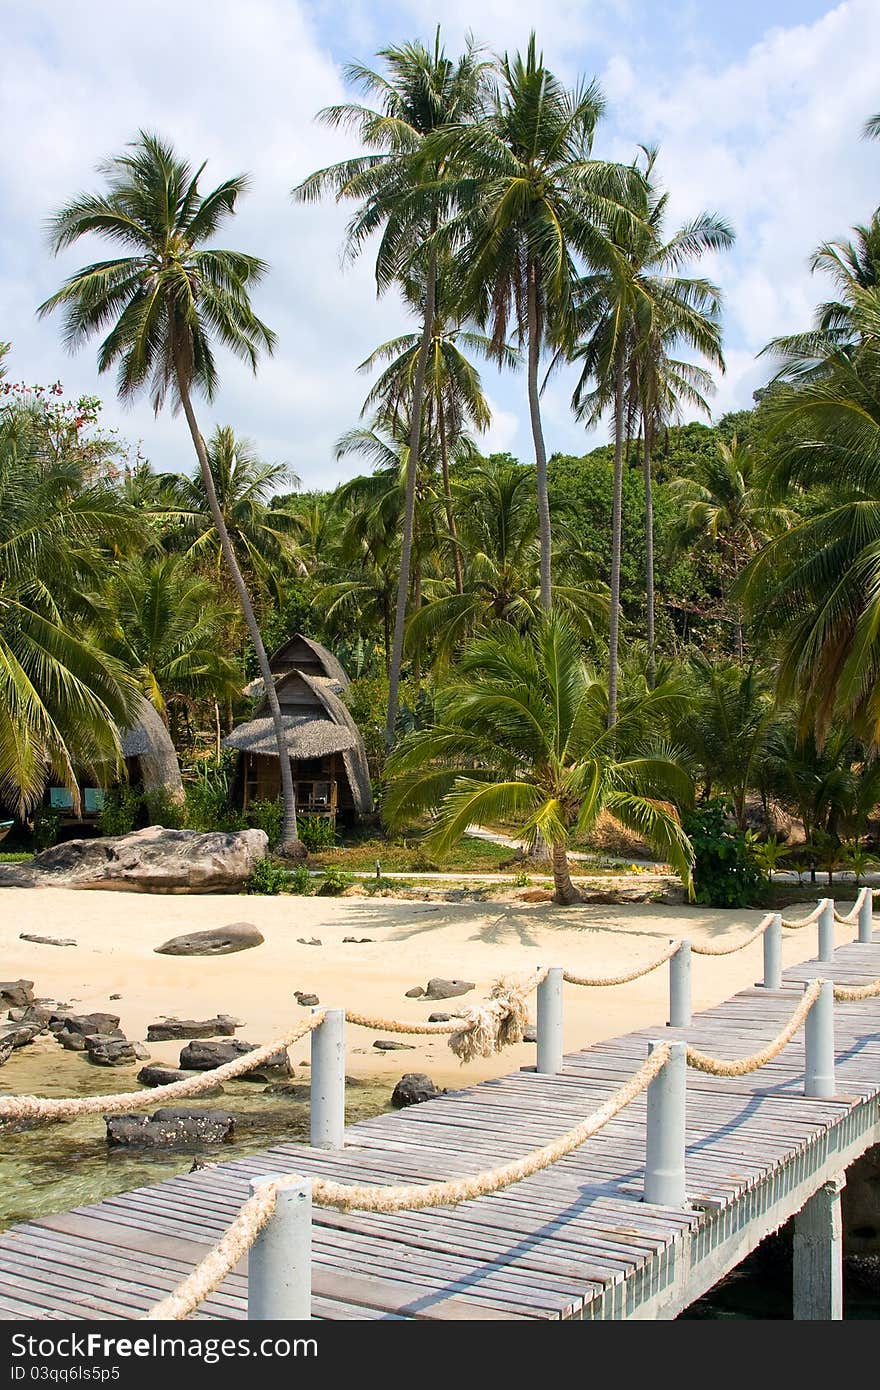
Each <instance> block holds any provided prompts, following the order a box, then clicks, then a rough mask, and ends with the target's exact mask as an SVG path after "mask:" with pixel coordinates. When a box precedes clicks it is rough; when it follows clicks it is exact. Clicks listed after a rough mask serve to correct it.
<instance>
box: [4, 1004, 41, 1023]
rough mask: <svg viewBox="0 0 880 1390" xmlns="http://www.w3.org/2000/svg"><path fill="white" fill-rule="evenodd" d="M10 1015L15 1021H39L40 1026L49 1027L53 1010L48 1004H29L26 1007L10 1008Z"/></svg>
mask: <svg viewBox="0 0 880 1390" xmlns="http://www.w3.org/2000/svg"><path fill="white" fill-rule="evenodd" d="M9 1017H10V1018H11V1019H12V1020H13V1021H14V1022H15V1023H38V1024H39V1025H40V1028H41V1029H43V1028H48V1026H49V1020H50V1019H51V1018H52V1010H51V1009H50V1008H49V1007H48V1006H47V1005H46V1004H28V1006H27V1008H25V1009H10V1010H9Z"/></svg>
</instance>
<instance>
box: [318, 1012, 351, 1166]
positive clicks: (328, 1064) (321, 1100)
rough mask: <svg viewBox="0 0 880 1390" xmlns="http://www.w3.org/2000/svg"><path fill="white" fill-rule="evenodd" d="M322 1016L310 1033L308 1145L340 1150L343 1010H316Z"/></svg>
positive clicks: (343, 1116) (341, 1137) (343, 1041)
mask: <svg viewBox="0 0 880 1390" xmlns="http://www.w3.org/2000/svg"><path fill="white" fill-rule="evenodd" d="M314 1012H315V1013H323V1015H324V1017H323V1018H322V1020H321V1022H320V1023H319V1024H318V1026H317V1028H315V1029H314V1030H313V1031H312V1068H311V1070H312V1079H311V1142H312V1146H313V1147H314V1148H317V1149H341V1148H342V1146H343V1144H344V1142H345V1140H344V1136H345V1010H344V1009H323V1010H321V1009H316V1010H314Z"/></svg>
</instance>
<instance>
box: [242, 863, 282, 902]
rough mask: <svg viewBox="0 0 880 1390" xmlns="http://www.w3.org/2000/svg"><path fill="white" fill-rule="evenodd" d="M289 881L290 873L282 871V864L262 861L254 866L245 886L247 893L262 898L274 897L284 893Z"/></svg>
mask: <svg viewBox="0 0 880 1390" xmlns="http://www.w3.org/2000/svg"><path fill="white" fill-rule="evenodd" d="M289 881H290V875H289V873H288V872H287V870H286V869H282V868H281V866H280V864H276V863H275V862H274V860H272V859H268V858H266V859H261V860H260V861H259V862H258V863H257V864H255V865H254V868H253V870H252V872H251V876H250V878H249V879H248V881H247V883H246V884H245V892H246V893H255V894H259V895H260V896H261V897H274V896H275V894H276V893H283V892H284V890H285V889H286V888H287V886H288V883H289Z"/></svg>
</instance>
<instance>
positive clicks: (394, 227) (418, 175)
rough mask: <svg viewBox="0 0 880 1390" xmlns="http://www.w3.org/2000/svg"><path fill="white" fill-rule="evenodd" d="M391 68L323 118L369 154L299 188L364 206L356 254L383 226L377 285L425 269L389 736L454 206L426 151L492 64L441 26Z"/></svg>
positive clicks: (400, 52)
mask: <svg viewBox="0 0 880 1390" xmlns="http://www.w3.org/2000/svg"><path fill="white" fill-rule="evenodd" d="M379 57H380V58H381V59H382V60H383V62H384V64H385V69H386V72H384V73H383V72H374V71H372V70H371V69H369V68H366V67H363V66H362V65H361V64H359V63H354V64H350V65H349V66H348V67H347V68H346V76H347V78H348V79H349V81H350V82H352V83H353V84H355V85H357V86H358V87H360V88H361V90H362V91H363V92H364V93H365V94H366V95H367V96H368V97H372V98H373V99H374V100H375V101H376V102H377V103H378V104H377V106H376V107H365V106H361V105H356V104H351V103H349V104H346V105H341V106H333V107H328V108H326V109H325V110H323V111H321V112H319V117H318V118H319V119H320V120H322V121H324V122H325V123H326V124H328V125H331V126H333V127H342V128H344V129H346V130H351V131H353V132H355V133H356V134H357V135H358V136H359V138H360V140H361V141H362V143H363V144H364V145H365V146H366V149H367V153H366V154H363V155H359V156H357V157H355V158H354V159H349V160H344V161H343V162H342V163H340V164H335V165H333V166H331V167H330V168H327V169H321V170H318V171H317V172H316V173H314V174H312V175H311V176H310V177H309V178H307V179H305V180H304V181H303V182H302V183H301V184H299V185H298V186H297V187H296V188H295V189H294V190H293V194H294V196H295V197H296V198H299V199H302V200H306V201H314V200H315V199H317V198H319V197H321V196H322V195H323V194H324V193H325V192H327V191H330V192H332V193H334V194H335V195H336V198H337V200H342V199H353V200H355V201H356V202H357V203H358V204H359V207H358V210H357V212H356V213H355V215H354V217H353V218H352V220H351V222H350V224H349V229H348V238H347V247H346V250H347V254H348V255H349V256H356V255H357V254H358V253H359V252H360V251H361V250H362V249H363V247H364V245H365V243H366V242H367V240H368V239H369V238H370V236H371V235H372V234H373V233H374V232H376V231H377V230H379V229H380V228H381V229H382V235H381V238H380V242H379V248H378V252H377V257H376V283H377V287H378V290H379V292H380V293H382V291H383V290H386V289H387V288H388V287H389V286H391V285H393V284H397V283H399V282H400V280H401V279H402V278H407V277H408V278H410V279H412V278H413V274H414V271H416V270H417V271H418V272H419V273H420V277H421V279H422V282H423V284H424V298H423V300H422V302H421V304H420V306H419V307H420V312H421V319H422V326H421V336H420V340H419V351H418V356H417V359H416V364H415V371H414V374H413V382H412V400H411V402H410V406H409V428H410V435H409V444H408V453H407V459H408V462H407V486H406V498H405V507H404V517H403V538H402V545H401V559H400V576H399V580H398V587H397V605H396V609H395V616H394V643H393V650H392V658H391V672H390V678H389V683H388V715H387V721H386V739H387V742H388V745H389V747H390V746H391V745H392V744H393V742H394V737H395V729H396V724H397V699H398V687H399V684H400V668H401V664H402V661H403V637H404V626H405V622H406V609H407V598H408V595H409V588H410V574H409V569H410V562H411V556H412V544H413V525H414V516H415V494H416V478H417V475H418V467H419V454H420V444H421V430H422V424H423V411H422V403H423V397H424V389H425V379H426V373H427V369H428V359H429V354H430V346H431V337H432V333H433V325H434V315H435V309H436V290H437V264H438V243H437V232H438V229H439V227H440V225H441V223H442V222H443V220H444V218H445V216H446V215H447V212H448V207H449V200H448V197H447V195H446V194H445V193H444V192H443V191H442V182H443V180H442V172H443V163H444V161H443V158H442V156H440V157H437V156H435V155H433V154H431V153H429V152H428V151H427V150H426V142H427V139H428V137H430V136H431V135H432V134H434V133H436V132H437V131H438V130H441V129H443V128H444V127H448V126H452V125H458V124H460V123H466V122H468V121H470V120H472V119H473V118H474V116H476V115H477V114H479V112H480V111H481V110H482V107H483V101H484V89H485V75H486V69H487V64H486V63H485V62H484V60H483V59H482V58H481V56H480V53H479V50H478V49H477V47H476V46H475V45H474V44H473V43H472V42H471V41H470V40H469V41H468V43H467V46H466V49H465V52H464V53H463V55H462V56H461V57H460V58H459V59H458V60H457V61H455V62H453V61H452V60H451V59H450V58H447V56H446V53H445V52H444V50H443V47H442V45H441V43H440V29H439V26H438V28H437V32H436V36H435V40H434V47H433V50H429V49H426V48H425V47H424V46H423V45H422V44H420V43H408V44H403V45H400V46H395V47H390V48H385V49H382V50H381V51H380V53H379Z"/></svg>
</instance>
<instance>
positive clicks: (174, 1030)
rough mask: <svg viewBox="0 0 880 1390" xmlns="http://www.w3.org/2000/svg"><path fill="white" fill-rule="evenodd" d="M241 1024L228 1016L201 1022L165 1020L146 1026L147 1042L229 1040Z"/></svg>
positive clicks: (223, 1015) (187, 1019)
mask: <svg viewBox="0 0 880 1390" xmlns="http://www.w3.org/2000/svg"><path fill="white" fill-rule="evenodd" d="M240 1027H241V1024H240V1023H239V1021H238V1019H236V1018H232V1017H231V1016H230V1015H229V1014H218V1015H217V1017H216V1018H206V1019H203V1020H202V1021H201V1022H198V1021H197V1020H196V1019H192V1018H166V1019H163V1020H162V1022H161V1023H150V1024H149V1025H148V1026H147V1042H169V1041H176V1040H177V1039H182V1038H216V1037H220V1038H231V1037H232V1036H233V1034H234V1033H235V1030H236V1028H240Z"/></svg>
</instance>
